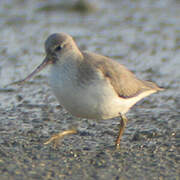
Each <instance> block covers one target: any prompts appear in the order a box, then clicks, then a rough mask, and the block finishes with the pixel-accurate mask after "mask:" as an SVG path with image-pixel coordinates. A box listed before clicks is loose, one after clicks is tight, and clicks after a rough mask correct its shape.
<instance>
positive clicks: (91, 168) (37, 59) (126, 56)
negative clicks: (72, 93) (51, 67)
mask: <svg viewBox="0 0 180 180" xmlns="http://www.w3.org/2000/svg"><path fill="white" fill-rule="evenodd" d="M55 32H65V33H68V34H70V35H71V36H73V37H74V38H75V40H76V43H77V44H78V46H79V47H80V49H82V50H89V51H93V52H96V53H100V54H103V55H105V56H109V57H111V58H113V59H115V60H117V61H118V62H120V63H121V64H124V65H126V66H127V67H128V69H130V70H132V71H133V72H135V74H136V75H137V76H138V77H139V78H141V79H146V80H150V81H154V82H156V83H157V84H158V85H160V86H163V87H165V88H166V91H164V92H162V93H158V94H155V95H152V96H151V97H149V98H147V99H145V100H143V102H139V103H138V106H135V107H134V108H133V109H132V111H131V112H129V113H128V117H129V124H128V126H127V129H126V132H125V134H124V137H123V143H122V148H121V150H119V151H115V150H114V148H113V145H114V139H115V136H116V133H117V131H118V124H119V119H118V118H115V119H113V120H110V121H102V122H101V123H98V122H94V121H90V120H83V121H79V126H80V130H81V133H80V135H76V136H73V137H68V138H66V139H65V140H64V141H63V142H61V145H60V147H59V149H58V150H53V149H52V147H50V146H44V145H43V142H44V141H45V140H46V139H47V138H48V137H49V136H50V135H51V134H53V133H55V132H59V131H61V130H64V129H67V128H68V127H69V126H70V125H71V124H72V123H73V120H76V118H75V117H72V116H71V115H70V114H69V113H67V112H66V111H65V110H64V109H62V108H60V107H59V106H58V102H57V101H56V100H55V98H54V96H53V94H52V92H51V90H50V88H49V86H48V84H47V83H48V82H47V78H46V77H47V73H48V72H47V71H48V69H47V70H44V71H43V72H41V73H40V74H39V75H37V76H36V77H35V78H34V79H33V80H31V81H30V82H27V83H26V84H25V85H24V86H23V87H22V86H21V87H18V86H13V87H8V88H3V87H4V85H6V84H8V83H10V82H12V81H15V80H19V79H22V78H24V77H25V76H26V75H28V74H29V73H30V72H32V70H33V69H34V68H35V67H36V66H37V65H39V64H40V63H41V62H42V60H43V58H44V56H45V53H44V41H45V40H46V38H47V37H48V36H49V35H50V34H51V33H55ZM0 99H1V101H0V137H1V138H0V178H1V179H9V178H11V179H79V178H82V179H168V180H170V179H178V178H179V172H178V169H179V168H180V167H179V165H178V160H179V159H178V157H177V155H178V152H179V150H178V149H179V142H178V138H179V137H180V125H179V119H180V101H179V99H180V1H179V0H159V1H156V0H111V1H108V0H99V1H96V0H89V1H88V0H1V1H0ZM77 145H78V146H77Z"/></svg>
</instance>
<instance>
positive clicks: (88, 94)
mask: <svg viewBox="0 0 180 180" xmlns="http://www.w3.org/2000/svg"><path fill="white" fill-rule="evenodd" d="M73 69H74V68H71V71H67V69H66V68H64V67H60V66H59V67H58V66H52V68H51V74H50V85H51V87H52V90H53V92H54V94H55V96H56V97H57V99H58V100H59V102H60V104H61V105H62V106H63V107H64V108H65V109H66V110H67V111H69V112H70V113H71V114H72V115H75V116H78V117H82V118H89V119H110V118H113V117H117V116H119V113H126V112H127V111H128V110H129V108H130V107H131V106H132V105H134V104H135V103H136V102H137V101H139V100H140V99H141V98H142V97H141V96H142V95H141V96H139V97H135V98H129V99H123V98H120V97H119V96H118V95H117V94H116V92H115V91H114V89H113V87H112V86H111V84H110V83H109V82H108V81H107V80H105V79H103V77H102V78H101V76H102V75H101V74H99V76H98V77H100V78H97V79H96V80H95V81H93V82H92V83H91V84H88V83H87V84H86V85H84V86H83V85H78V84H77V83H76V72H75V71H73ZM145 96H147V95H144V97H145Z"/></svg>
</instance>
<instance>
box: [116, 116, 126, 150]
mask: <svg viewBox="0 0 180 180" xmlns="http://www.w3.org/2000/svg"><path fill="white" fill-rule="evenodd" d="M120 115H121V124H120V129H119V134H118V137H117V140H116V147H119V145H120V141H121V137H122V135H123V132H124V129H125V127H126V124H127V121H128V119H127V117H126V116H125V115H124V114H120Z"/></svg>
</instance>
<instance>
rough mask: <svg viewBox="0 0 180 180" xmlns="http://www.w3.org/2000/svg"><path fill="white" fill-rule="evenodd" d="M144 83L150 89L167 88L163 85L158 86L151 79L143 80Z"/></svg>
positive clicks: (159, 89)
mask: <svg viewBox="0 0 180 180" xmlns="http://www.w3.org/2000/svg"><path fill="white" fill-rule="evenodd" d="M143 83H144V85H145V86H146V87H147V88H149V89H152V90H153V89H154V90H156V91H164V90H165V89H164V88H162V87H158V86H157V85H156V84H155V83H153V82H150V81H143Z"/></svg>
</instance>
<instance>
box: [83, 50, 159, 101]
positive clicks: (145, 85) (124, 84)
mask: <svg viewBox="0 0 180 180" xmlns="http://www.w3.org/2000/svg"><path fill="white" fill-rule="evenodd" d="M84 56H86V58H85V59H88V61H89V63H90V64H93V66H96V68H98V69H100V70H101V72H102V73H103V74H104V76H105V77H106V78H107V79H108V80H109V81H110V83H111V84H112V86H113V88H114V90H115V91H116V93H117V94H118V96H119V97H123V98H130V97H134V96H136V95H138V94H140V93H142V92H144V91H149V90H160V88H159V87H158V86H157V85H156V84H154V83H152V82H148V81H142V80H139V79H138V78H137V77H136V76H135V75H134V74H133V73H132V72H131V71H129V70H128V69H127V68H126V67H125V66H123V65H121V64H119V63H118V62H116V61H114V60H112V59H109V58H107V57H105V56H101V55H98V54H95V53H89V52H85V53H84Z"/></svg>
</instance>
